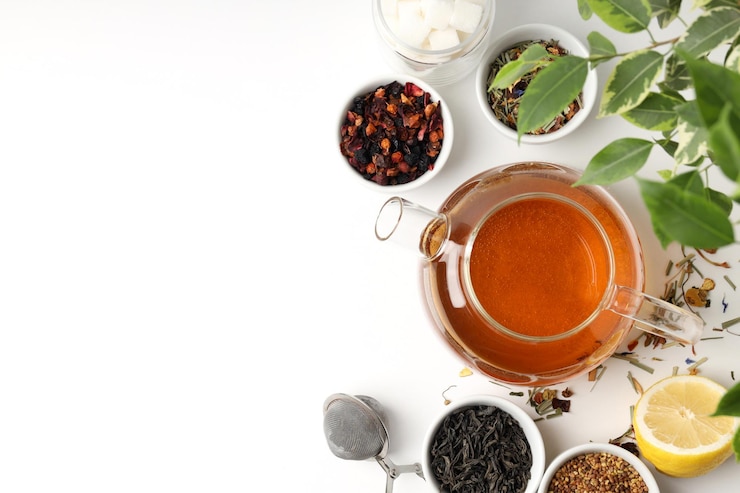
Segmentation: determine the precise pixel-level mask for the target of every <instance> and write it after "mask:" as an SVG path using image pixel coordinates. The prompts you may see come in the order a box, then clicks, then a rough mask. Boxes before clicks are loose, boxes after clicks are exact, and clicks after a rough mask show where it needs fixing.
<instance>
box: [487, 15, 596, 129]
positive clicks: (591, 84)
mask: <svg viewBox="0 0 740 493" xmlns="http://www.w3.org/2000/svg"><path fill="white" fill-rule="evenodd" d="M535 39H544V40H550V39H554V40H555V41H558V44H559V45H560V46H562V47H563V48H565V49H566V50H568V53H570V54H572V55H577V56H582V57H587V56H588V55H589V52H588V49H587V48H586V46H585V45H584V44H583V43H582V42H581V41H580V40H579V39H578V38H577V37H575V36H574V35H573V34H571V33H569V32H568V31H566V30H564V29H561V28H559V27H556V26H552V25H549V24H526V25H523V26H519V27H515V28H514V29H512V30H510V31H507V32H506V33H504V34H503V35H501V36H499V37H498V38H496V39H495V40H494V41H493V42H492V43H491V45H490V47H489V48H488V50H487V51H486V53H485V55H483V60H482V62H481V64H480V65H479V66H478V69H477V71H476V74H475V92H476V98H477V100H478V104H479V106H480V108H481V110H482V111H483V114H484V115H485V116H486V118H487V119H488V121H490V122H491V125H493V127H494V128H495V129H496V130H498V131H499V132H501V133H502V134H504V135H505V136H507V137H509V138H510V139H513V140H517V132H516V130H514V129H512V128H511V127H509V126H508V125H506V124H504V123H502V122H501V121H500V120H499V119H498V118H496V116H495V115H494V114H493V110H491V106H490V105H489V103H488V76H489V74H490V69H491V64H492V63H493V61H494V60H496V58H498V56H499V55H500V54H501V52H503V51H505V50H507V49H509V48H511V47H512V46H515V45H517V44H519V43H522V42H525V41H531V40H535ZM597 92H598V81H597V78H596V71H595V70H593V69H590V70H589V71H588V76H587V78H586V83H585V85H584V87H583V99H582V106H581V109H580V110H579V111H578V113H576V114H575V115H574V116H573V118H572V119H571V120H570V121H568V122H567V123H566V124H565V125H563V126H562V127H561V128H559V129H558V130H556V131H554V132H551V133H547V134H540V135H528V134H525V135H522V138H521V143H522V144H544V143H547V142H552V141H554V140H557V139H560V138H562V137H565V136H566V135H568V134H570V133H572V132H573V131H574V130H576V128H578V127H579V126H580V125H581V124H582V123H583V122H584V121H585V120H586V118H587V117H588V115H589V113H590V112H591V110H592V109H593V107H594V106H595V104H596V96H597Z"/></svg>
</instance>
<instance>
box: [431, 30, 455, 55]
mask: <svg viewBox="0 0 740 493" xmlns="http://www.w3.org/2000/svg"><path fill="white" fill-rule="evenodd" d="M459 43H460V38H459V37H458V36H457V30H456V29H453V28H448V29H442V30H440V31H437V30H433V31H432V32H430V33H429V47H430V49H432V50H446V49H447V48H452V47H453V46H457V45H458V44H459Z"/></svg>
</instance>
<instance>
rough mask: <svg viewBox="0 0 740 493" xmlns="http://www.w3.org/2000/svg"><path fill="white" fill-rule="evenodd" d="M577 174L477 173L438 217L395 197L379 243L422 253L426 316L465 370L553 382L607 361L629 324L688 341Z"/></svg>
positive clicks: (695, 333)
mask: <svg viewBox="0 0 740 493" xmlns="http://www.w3.org/2000/svg"><path fill="white" fill-rule="evenodd" d="M580 176H581V175H580V173H579V172H578V171H575V170H572V169H570V168H567V167H565V166H561V165H556V164H551V163H542V162H527V163H516V164H512V165H506V166H501V167H497V168H493V169H490V170H488V171H486V172H483V173H481V174H479V175H477V176H474V177H473V178H471V179H469V180H468V181H466V182H465V183H463V184H462V185H461V186H460V187H458V188H457V189H456V190H455V191H454V192H453V193H452V194H451V195H450V196H449V197H448V198H447V200H446V201H445V202H444V203H443V205H442V206H441V208H440V210H439V211H438V212H435V211H432V210H430V209H426V208H424V207H422V206H419V205H417V204H414V203H412V202H409V201H407V200H405V199H403V198H400V197H393V198H391V199H389V200H388V201H387V202H386V203H385V204H384V205H383V206H382V207H381V210H380V212H379V214H378V218H377V220H376V223H375V234H376V236H377V238H378V239H380V240H386V239H388V238H391V237H392V238H393V239H395V240H398V241H400V242H401V243H402V244H405V245H407V246H413V247H414V248H415V249H418V251H419V253H420V254H421V255H422V257H423V264H422V282H423V286H424V292H425V296H426V304H427V308H428V311H429V313H430V315H431V317H432V319H433V320H434V322H435V324H436V326H437V327H438V328H439V331H440V333H441V334H442V336H443V337H444V339H445V340H446V341H447V343H448V344H449V345H450V346H452V348H453V349H454V350H455V351H456V352H457V353H458V354H459V355H461V356H462V357H463V358H464V359H465V360H466V361H467V363H468V364H470V365H473V366H474V367H476V368H478V369H479V370H480V371H482V372H483V373H485V374H487V375H489V376H490V377H492V378H493V379H495V380H498V381H501V382H506V383H510V384H515V385H527V386H533V385H548V384H555V383H560V382H563V381H566V380H569V379H571V378H574V377H576V376H578V375H581V374H583V373H585V372H587V371H589V370H591V369H593V368H595V367H596V366H598V365H599V364H601V363H602V362H603V361H604V360H605V359H606V358H608V357H609V356H610V355H611V354H612V353H613V352H614V351H615V350H616V348H617V347H618V345H619V344H620V343H621V342H622V340H623V339H624V338H625V337H626V336H627V334H628V333H629V331H630V329H631V328H632V327H633V326H636V327H638V328H640V329H642V330H646V331H648V332H652V333H654V334H658V335H660V336H663V337H666V338H670V339H675V340H678V341H680V342H683V343H686V344H694V343H695V342H696V341H698V340H699V338H700V337H701V334H702V332H703V328H704V322H703V321H702V319H701V318H700V317H698V316H697V315H695V314H693V313H691V312H690V311H687V310H684V309H682V308H679V307H677V306H675V305H672V304H670V303H667V302H664V301H662V300H660V299H657V298H654V297H652V296H649V295H647V294H645V293H644V292H643V289H644V284H645V274H644V261H643V255H642V250H641V246H640V242H639V239H638V237H637V234H636V232H635V230H634V227H633V226H632V224H631V223H630V221H629V219H628V217H627V215H626V214H625V212H624V210H623V209H622V208H621V207H620V206H619V204H618V203H617V202H616V201H615V199H614V198H613V197H612V196H611V195H609V194H608V193H607V191H606V190H605V189H603V188H601V187H597V186H591V185H583V186H573V184H574V183H575V182H576V181H577V180H578V179H579V178H580Z"/></svg>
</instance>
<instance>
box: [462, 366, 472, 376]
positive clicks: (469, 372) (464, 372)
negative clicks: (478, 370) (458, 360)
mask: <svg viewBox="0 0 740 493" xmlns="http://www.w3.org/2000/svg"><path fill="white" fill-rule="evenodd" d="M472 374H473V371H472V370H471V369H470V368H467V367H466V368H463V369H462V370H460V376H461V377H469V376H470V375H472Z"/></svg>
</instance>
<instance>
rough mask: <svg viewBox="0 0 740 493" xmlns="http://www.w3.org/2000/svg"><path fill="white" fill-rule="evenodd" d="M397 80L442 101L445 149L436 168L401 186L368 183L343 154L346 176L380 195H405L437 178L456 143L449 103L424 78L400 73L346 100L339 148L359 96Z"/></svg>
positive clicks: (338, 132) (341, 115) (355, 92)
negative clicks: (349, 112)
mask: <svg viewBox="0 0 740 493" xmlns="http://www.w3.org/2000/svg"><path fill="white" fill-rule="evenodd" d="M393 81H398V82H400V83H401V84H405V83H407V82H411V83H413V84H415V85H417V86H418V87H420V88H421V89H423V90H424V91H426V92H427V93H429V95H430V97H431V101H432V102H435V101H438V102H439V103H440V105H441V107H442V122H443V130H444V138H443V140H442V147H441V149H440V152H439V154H438V155H437V159H436V161H435V162H434V167H433V169H429V170H428V171H426V172H425V173H424V174H422V175H421V176H419V177H418V178H416V179H414V180H413V181H410V182H408V183H403V184H397V185H380V184H378V183H376V182H374V181H372V180H368V179H367V178H365V177H364V176H363V175H362V174H361V173H360V172H359V171H357V170H356V169H355V168H354V167H353V166H352V165H351V164H350V163H349V161H348V158H347V157H345V156H343V155H342V154H341V153H340V154H339V159H340V165H341V169H342V170H343V171H342V172H343V173H344V175H345V177H346V178H347V179H349V180H353V181H355V182H357V183H359V184H360V185H362V186H365V187H368V188H370V189H372V190H375V191H378V192H388V193H393V194H399V193H404V192H406V191H408V190H412V189H414V188H418V187H420V186H422V185H423V184H425V183H427V182H428V181H429V180H431V179H433V178H434V177H435V176H437V175H438V174H439V173H440V172H441V171H442V168H443V167H444V166H445V164H446V163H447V159H448V157H449V155H450V151H451V150H452V143H453V139H454V135H455V132H454V126H453V122H452V113H451V112H450V109H449V107H448V106H447V103H446V102H445V101H444V100H443V99H442V96H440V94H439V93H438V92H437V91H436V90H435V89H434V88H433V87H432V86H430V85H429V84H427V83H425V82H424V81H422V80H421V79H418V78H416V77H411V76H408V75H403V74H396V75H388V76H385V77H380V78H378V79H375V80H372V81H370V82H368V83H367V84H364V85H363V86H362V87H359V88H357V89H356V90H355V91H352V93H351V94H350V96H349V97H348V98H346V99H345V102H344V104H343V107H342V108H341V112H340V116H339V122H338V125H337V133H336V135H337V141H336V142H337V147H339V142H340V140H341V135H340V131H341V127H342V125H343V124H344V122H345V119H346V117H347V111H348V110H349V109H350V107H351V106H352V101H353V100H354V99H355V97H357V96H362V95H366V94H368V93H370V92H371V91H375V89H377V88H378V87H381V86H385V85H387V84H390V83H391V82H393Z"/></svg>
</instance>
